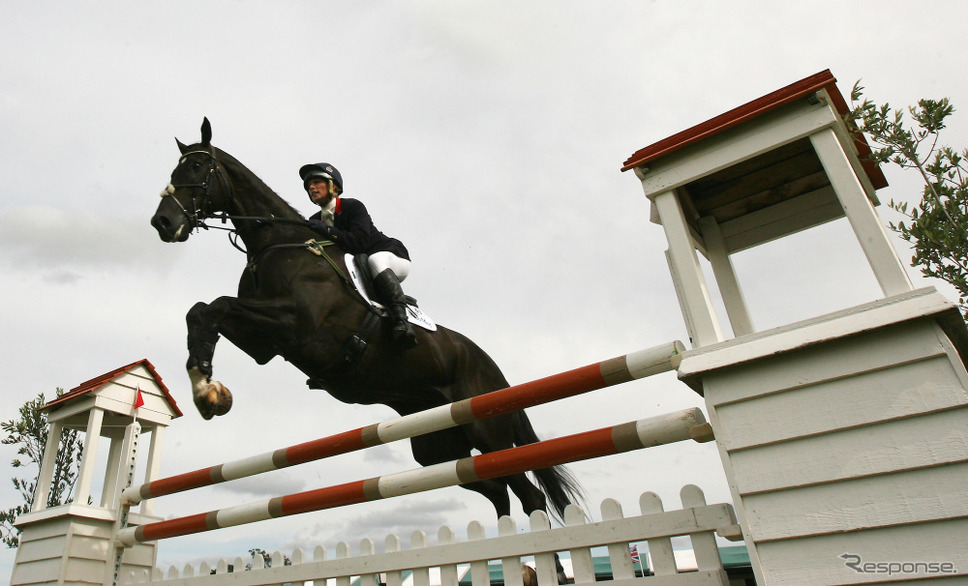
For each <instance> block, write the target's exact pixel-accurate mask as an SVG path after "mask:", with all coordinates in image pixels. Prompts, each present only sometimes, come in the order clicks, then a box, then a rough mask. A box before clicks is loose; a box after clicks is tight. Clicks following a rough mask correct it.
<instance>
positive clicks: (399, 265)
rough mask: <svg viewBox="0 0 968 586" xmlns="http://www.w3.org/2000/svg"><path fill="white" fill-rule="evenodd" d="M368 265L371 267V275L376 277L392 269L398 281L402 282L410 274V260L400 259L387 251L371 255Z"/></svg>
mask: <svg viewBox="0 0 968 586" xmlns="http://www.w3.org/2000/svg"><path fill="white" fill-rule="evenodd" d="M368 263H369V265H370V274H371V275H372V276H374V277H375V276H377V275H379V274H380V273H382V272H383V271H385V270H387V269H390V270H391V271H393V274H394V275H396V276H397V279H399V280H400V281H401V282H402V281H403V280H404V279H406V278H407V275H409V274H410V261H409V260H407V259H405V258H400V257H399V256H397V255H395V254H393V253H392V252H387V251H385V250H381V251H380V252H374V253H373V254H371V255H370V258H369V260H368Z"/></svg>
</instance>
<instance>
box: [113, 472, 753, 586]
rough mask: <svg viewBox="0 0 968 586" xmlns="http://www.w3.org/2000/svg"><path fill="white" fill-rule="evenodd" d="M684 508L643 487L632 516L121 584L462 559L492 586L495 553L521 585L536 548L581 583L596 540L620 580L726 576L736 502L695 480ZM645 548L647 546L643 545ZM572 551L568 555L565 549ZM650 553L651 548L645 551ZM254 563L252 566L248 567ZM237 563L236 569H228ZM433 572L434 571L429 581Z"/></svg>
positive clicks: (260, 581) (606, 506) (442, 535)
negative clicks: (634, 550)
mask: <svg viewBox="0 0 968 586" xmlns="http://www.w3.org/2000/svg"><path fill="white" fill-rule="evenodd" d="M680 497H681V500H682V509H680V510H673V511H664V510H663V507H662V502H661V500H660V499H659V497H658V495H656V494H655V493H651V492H647V493H644V494H643V495H642V496H641V497H640V499H639V508H640V511H641V514H640V515H636V516H633V517H625V516H624V515H623V512H622V506H621V505H620V504H619V503H618V502H617V501H615V500H613V499H606V500H605V501H603V502H602V505H601V517H602V520H601V521H597V522H589V521H588V519H587V518H586V515H585V512H584V511H582V509H581V508H580V507H578V506H576V505H571V506H569V507H568V508H567V509H566V511H565V526H564V527H556V528H551V525H550V522H549V519H548V516H547V515H546V514H545V513H544V512H543V511H536V512H535V513H533V514H532V515H531V518H530V531H529V532H523V533H519V532H518V529H517V526H516V524H515V522H514V519H512V518H511V517H502V518H501V519H500V520H499V522H498V536H497V537H492V538H487V537H485V535H484V527H483V525H481V524H480V523H479V522H477V521H474V522H472V523H470V525H468V529H467V535H468V540H467V541H465V542H458V541H457V540H456V537H455V533H454V531H453V530H452V529H451V528H449V527H446V526H444V527H441V528H440V530H439V531H438V535H437V545H434V546H428V545H427V536H426V534H425V533H424V532H422V531H415V532H414V533H413V535H412V536H411V540H410V549H404V548H403V545H402V541H401V539H400V538H399V537H397V536H396V535H389V536H387V538H386V540H385V550H384V553H380V554H377V553H376V551H375V550H376V548H375V545H374V543H373V541H372V540H370V539H364V540H363V541H362V542H361V544H360V551H359V555H357V556H352V555H351V554H350V546H349V544H347V543H345V542H340V543H339V544H338V545H337V546H336V556H335V558H333V559H327V555H326V550H325V548H323V547H322V546H318V547H316V549H315V551H314V553H313V558H312V559H311V560H310V559H308V558H307V556H306V555H305V554H304V553H303V552H302V551H301V550H298V549H297V550H296V551H294V552H292V555H291V556H290V560H291V562H292V565H289V566H284V565H283V556H282V554H281V553H279V552H276V553H274V554H273V555H272V565H271V567H268V568H267V567H264V566H265V563H264V561H263V559H262V557H261V556H255V558H254V559H253V560H252V561H251V562H249V560H245V559H243V558H241V557H240V558H236V559H235V560H233V561H232V562H230V561H229V560H226V559H222V560H219V561H218V562H216V564H215V566H214V572H213V571H212V570H213V567H212V565H211V564H209V563H208V562H204V563H202V564H201V565H200V566H199V567H198V568H197V569H196V568H194V567H192V566H191V565H187V566H186V567H185V568H184V569H183V570H182V571H181V572H179V570H178V569H177V568H176V567H174V566H172V567H171V568H169V570H168V572H167V575H166V574H165V573H164V572H162V570H161V569H160V568H155V569H154V570H153V572H152V575H151V576H150V577H149V576H148V572H147V571H144V572H141V573H140V575H136V574H134V573H133V572H132V573H128V574H126V575H123V576H121V583H122V584H152V585H156V586H162V585H165V586H176V585H184V586H188V585H198V586H221V585H228V584H231V585H236V586H256V585H268V584H301V583H303V582H312V583H313V584H314V586H315V585H318V586H350V584H352V583H354V582H356V581H357V580H358V581H359V586H377V585H378V584H386V586H403V582H404V579H405V577H406V578H407V579H408V584H409V583H410V582H409V580H412V585H413V586H435V585H436V584H439V585H440V586H458V581H459V579H460V574H459V567H460V568H461V569H463V568H464V567H465V566H467V565H469V566H470V570H469V573H470V576H471V581H472V584H473V586H489V585H490V571H489V567H488V562H489V561H498V562H500V565H501V568H502V571H503V574H504V583H505V584H507V585H508V586H523V578H522V565H523V562H522V558H524V557H530V556H534V569H535V571H536V575H537V580H538V584H540V585H542V586H545V585H553V584H557V583H558V580H557V574H556V565H555V554H556V553H558V552H560V553H567V554H568V556H570V558H571V566H572V571H573V573H574V581H575V583H576V584H588V583H592V582H595V568H594V564H593V560H592V553H591V548H593V547H600V546H605V547H607V550H608V557H609V560H610V563H611V568H612V579H611V582H612V583H620V584H625V583H629V582H631V581H635V582H641V581H644V582H645V586H657V585H664V584H676V585H691V584H728V580H727V578H726V572H725V570H724V569H723V565H722V561H721V560H720V555H719V548H718V546H717V545H716V534H719V535H720V536H723V537H727V538H730V539H736V538H739V537H740V533H741V532H740V528H739V526H738V525H737V524H736V517H735V515H734V512H733V508H732V506H731V505H729V504H716V505H707V504H706V501H705V496H704V495H703V493H702V491H701V490H700V489H699V488H698V487H696V486H693V485H687V486H685V487H683V488H682V491H681V492H680ZM677 536H688V538H689V539H690V540H691V545H692V549H693V551H694V552H695V557H696V563H697V566H698V570H692V571H688V572H682V571H680V570H679V569H678V568H677V567H676V561H675V557H674V554H673V549H672V542H671V539H672V538H673V537H677ZM643 542H647V549H648V551H649V554H650V558H651V567H650V568H649V569H650V573H651V574H654V575H648V576H644V577H639V578H637V577H636V574H635V567H634V566H633V562H632V558H631V555H630V549H629V548H630V545H631V544H637V545H638V549H639V550H640V551H641V550H643V549H645V547H643ZM643 554H644V552H643ZM563 557H565V556H563ZM643 557H644V555H643ZM249 564H251V569H245V568H246V566H247V565H249ZM230 569H231V571H230ZM431 575H433V577H434V579H433V580H431Z"/></svg>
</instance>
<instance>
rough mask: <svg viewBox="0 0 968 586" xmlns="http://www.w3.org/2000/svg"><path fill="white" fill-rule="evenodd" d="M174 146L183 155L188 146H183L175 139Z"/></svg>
mask: <svg viewBox="0 0 968 586" xmlns="http://www.w3.org/2000/svg"><path fill="white" fill-rule="evenodd" d="M175 144H177V145H178V150H179V151H181V154H183V155H184V154H185V153H186V152H188V145H186V144H183V143H182V141H180V140H178V139H177V138H176V139H175Z"/></svg>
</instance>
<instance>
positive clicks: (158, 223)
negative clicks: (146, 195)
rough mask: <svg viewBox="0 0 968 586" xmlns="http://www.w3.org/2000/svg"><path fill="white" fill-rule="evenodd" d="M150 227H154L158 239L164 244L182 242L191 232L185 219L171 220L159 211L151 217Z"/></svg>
mask: <svg viewBox="0 0 968 586" xmlns="http://www.w3.org/2000/svg"><path fill="white" fill-rule="evenodd" d="M151 225H152V226H154V227H155V230H157V231H158V237H159V238H161V239H162V240H163V241H164V242H184V241H186V240H188V236H189V235H190V234H191V232H192V231H191V229H190V228H189V226H188V222H187V220H186V218H184V217H178V218H175V219H174V220H172V218H170V217H169V216H168V215H167V214H165V213H164V212H160V211H159V212H158V213H156V214H155V215H154V216H152V217H151Z"/></svg>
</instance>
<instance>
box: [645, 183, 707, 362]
mask: <svg viewBox="0 0 968 586" xmlns="http://www.w3.org/2000/svg"><path fill="white" fill-rule="evenodd" d="M654 202H655V206H656V208H657V209H658V210H659V215H660V216H661V218H662V227H663V229H664V230H665V233H666V240H667V241H668V242H669V252H668V254H669V257H670V263H669V266H670V269H671V270H672V272H673V275H674V278H675V279H676V281H677V283H680V284H681V286H680V287H677V288H676V292H677V293H680V297H679V303H680V304H681V305H682V306H683V308H684V312H683V313H687V314H688V315H689V316H690V321H691V323H692V326H693V331H692V332H690V337H691V338H692V344H693V345H694V346H704V345H707V344H712V343H715V342H718V341H720V340H722V339H723V334H722V332H721V331H720V328H719V322H718V321H717V319H716V312H715V310H714V309H713V305H712V300H711V299H710V297H709V290H708V288H707V286H706V279H705V277H704V276H703V273H702V268H701V267H700V266H699V259H698V257H697V256H696V250H695V247H694V246H693V243H692V239H691V237H690V236H689V229H688V226H687V225H686V222H685V218H684V216H683V213H682V207H681V206H680V205H679V200H678V198H677V197H676V194H675V193H674V192H672V191H669V192H666V193H662V194H659V195H657V196H656V197H655V200H654Z"/></svg>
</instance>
